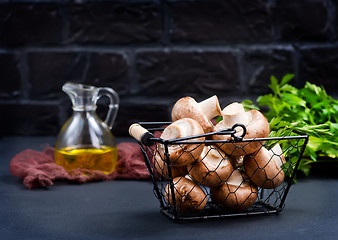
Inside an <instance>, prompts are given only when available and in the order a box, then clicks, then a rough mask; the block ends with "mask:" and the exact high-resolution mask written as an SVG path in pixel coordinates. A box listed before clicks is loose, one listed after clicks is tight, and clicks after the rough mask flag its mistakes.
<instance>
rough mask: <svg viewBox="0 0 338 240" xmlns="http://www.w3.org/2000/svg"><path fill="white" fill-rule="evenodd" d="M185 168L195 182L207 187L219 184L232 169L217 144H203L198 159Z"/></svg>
mask: <svg viewBox="0 0 338 240" xmlns="http://www.w3.org/2000/svg"><path fill="white" fill-rule="evenodd" d="M187 168H188V172H189V174H190V176H191V177H192V179H193V180H194V181H195V182H198V183H201V184H203V185H205V186H208V187H216V186H219V185H220V184H221V183H222V182H224V181H225V180H227V178H228V177H229V176H230V174H231V172H232V171H233V168H232V165H231V163H230V161H229V158H228V157H227V156H226V155H225V154H224V153H223V152H222V151H221V150H220V149H219V148H217V146H205V147H204V149H203V152H202V154H201V156H200V158H199V160H197V161H195V162H193V163H191V164H189V165H188V166H187Z"/></svg>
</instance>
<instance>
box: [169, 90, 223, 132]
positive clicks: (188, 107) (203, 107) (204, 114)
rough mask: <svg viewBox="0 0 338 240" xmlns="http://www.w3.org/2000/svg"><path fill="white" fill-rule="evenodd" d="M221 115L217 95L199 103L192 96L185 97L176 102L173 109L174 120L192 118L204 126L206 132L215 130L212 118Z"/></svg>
mask: <svg viewBox="0 0 338 240" xmlns="http://www.w3.org/2000/svg"><path fill="white" fill-rule="evenodd" d="M220 115H221V107H220V105H219V102H218V98H217V96H216V95H214V96H212V97H210V98H208V99H205V100H204V101H202V102H199V103H197V102H196V101H195V99H193V98H192V97H183V98H181V99H179V100H178V101H177V102H176V103H175V105H174V107H173V109H172V111H171V118H172V121H176V120H178V119H181V118H192V119H194V120H196V121H197V122H198V123H199V124H200V125H201V126H202V128H203V130H204V132H205V133H209V132H212V131H213V128H214V125H213V124H212V122H211V119H213V118H214V117H216V116H220Z"/></svg>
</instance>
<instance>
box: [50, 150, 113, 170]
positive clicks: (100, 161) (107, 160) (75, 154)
mask: <svg viewBox="0 0 338 240" xmlns="http://www.w3.org/2000/svg"><path fill="white" fill-rule="evenodd" d="M116 162H117V148H116V147H108V146H101V147H100V148H93V147H86V146H80V147H66V148H61V149H59V150H57V149H56V150H55V163H56V164H58V165H60V166H63V167H64V168H65V169H66V170H67V171H70V170H73V169H76V168H82V169H89V170H100V171H103V172H104V173H106V174H108V173H111V172H112V171H114V169H115V167H116Z"/></svg>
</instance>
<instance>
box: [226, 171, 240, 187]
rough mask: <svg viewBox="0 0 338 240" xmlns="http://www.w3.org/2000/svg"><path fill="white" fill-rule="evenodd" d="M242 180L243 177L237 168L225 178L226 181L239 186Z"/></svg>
mask: <svg viewBox="0 0 338 240" xmlns="http://www.w3.org/2000/svg"><path fill="white" fill-rule="evenodd" d="M243 181H244V179H243V176H242V174H241V172H240V171H239V170H238V169H236V170H234V171H233V172H232V173H231V175H230V177H229V179H228V180H227V183H228V184H230V185H234V186H240V185H241V184H242V183H243Z"/></svg>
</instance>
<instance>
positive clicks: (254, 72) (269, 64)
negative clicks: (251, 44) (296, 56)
mask: <svg viewBox="0 0 338 240" xmlns="http://www.w3.org/2000/svg"><path fill="white" fill-rule="evenodd" d="M243 59H244V62H243V68H244V69H243V72H244V74H245V78H246V80H247V84H248V92H249V93H250V94H262V93H268V92H269V91H270V89H269V87H268V85H269V84H270V77H271V75H274V76H275V77H277V79H281V78H282V77H283V76H284V75H285V74H287V73H295V68H294V61H293V53H292V51H291V49H270V48H268V49H266V48H263V49H253V50H247V51H246V52H245V54H244V57H243ZM293 83H295V82H293Z"/></svg>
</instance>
